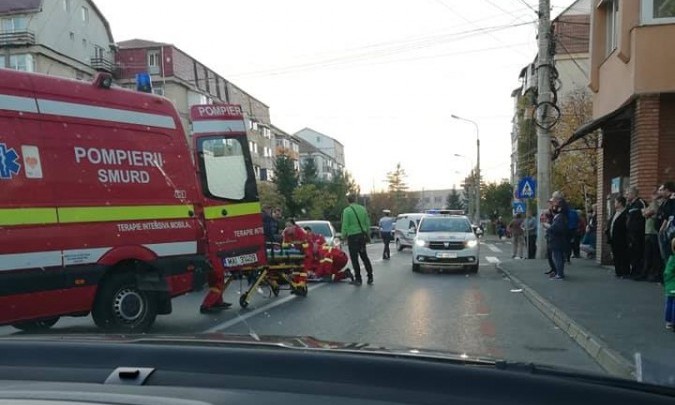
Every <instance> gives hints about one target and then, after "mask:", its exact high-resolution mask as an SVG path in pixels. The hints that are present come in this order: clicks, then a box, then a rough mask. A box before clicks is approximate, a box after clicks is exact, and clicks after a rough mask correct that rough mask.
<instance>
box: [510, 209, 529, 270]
mask: <svg viewBox="0 0 675 405" xmlns="http://www.w3.org/2000/svg"><path fill="white" fill-rule="evenodd" d="M509 232H510V233H511V237H512V238H513V255H512V256H511V257H512V258H514V259H524V258H525V257H524V256H523V246H524V240H523V216H522V215H521V214H516V217H515V218H513V220H512V221H511V223H509Z"/></svg>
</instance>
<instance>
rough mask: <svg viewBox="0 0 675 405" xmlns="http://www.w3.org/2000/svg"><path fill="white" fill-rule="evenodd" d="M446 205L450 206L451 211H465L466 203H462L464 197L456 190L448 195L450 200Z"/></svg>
mask: <svg viewBox="0 0 675 405" xmlns="http://www.w3.org/2000/svg"><path fill="white" fill-rule="evenodd" d="M446 204H447V206H448V209H451V210H463V209H464V207H465V205H464V201H462V197H461V196H460V195H459V193H458V192H457V190H456V189H454V188H453V189H452V190H450V194H448V199H447V200H446Z"/></svg>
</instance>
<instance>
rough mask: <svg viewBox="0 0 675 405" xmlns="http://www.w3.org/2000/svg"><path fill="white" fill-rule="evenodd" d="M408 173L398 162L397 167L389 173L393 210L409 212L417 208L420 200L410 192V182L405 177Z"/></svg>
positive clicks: (388, 189) (389, 189) (389, 190)
mask: <svg viewBox="0 0 675 405" xmlns="http://www.w3.org/2000/svg"><path fill="white" fill-rule="evenodd" d="M406 177H408V175H407V174H406V172H405V169H403V167H401V163H397V164H396V168H395V169H394V170H392V171H391V172H388V173H387V191H388V192H389V194H390V195H391V198H392V206H391V210H392V211H394V212H398V213H401V212H409V211H413V210H415V209H416V208H417V204H418V201H417V200H413V198H412V197H413V195H412V194H411V193H408V184H407V183H406V182H405V178H406Z"/></svg>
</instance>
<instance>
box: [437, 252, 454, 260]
mask: <svg viewBox="0 0 675 405" xmlns="http://www.w3.org/2000/svg"><path fill="white" fill-rule="evenodd" d="M436 257H437V258H439V259H456V258H457V253H449V252H440V253H436Z"/></svg>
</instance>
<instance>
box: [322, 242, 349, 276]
mask: <svg viewBox="0 0 675 405" xmlns="http://www.w3.org/2000/svg"><path fill="white" fill-rule="evenodd" d="M319 252H320V255H321V259H320V260H319V267H318V268H317V269H316V277H318V278H321V279H324V280H325V281H341V280H344V279H347V278H349V279H350V280H351V281H354V275H353V274H352V271H351V270H349V269H348V268H345V266H346V265H347V263H348V262H349V257H348V256H347V254H346V253H345V252H343V251H342V250H340V249H339V248H336V247H333V246H330V245H323V247H322V248H321V249H320V250H319ZM343 269H344V270H343Z"/></svg>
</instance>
